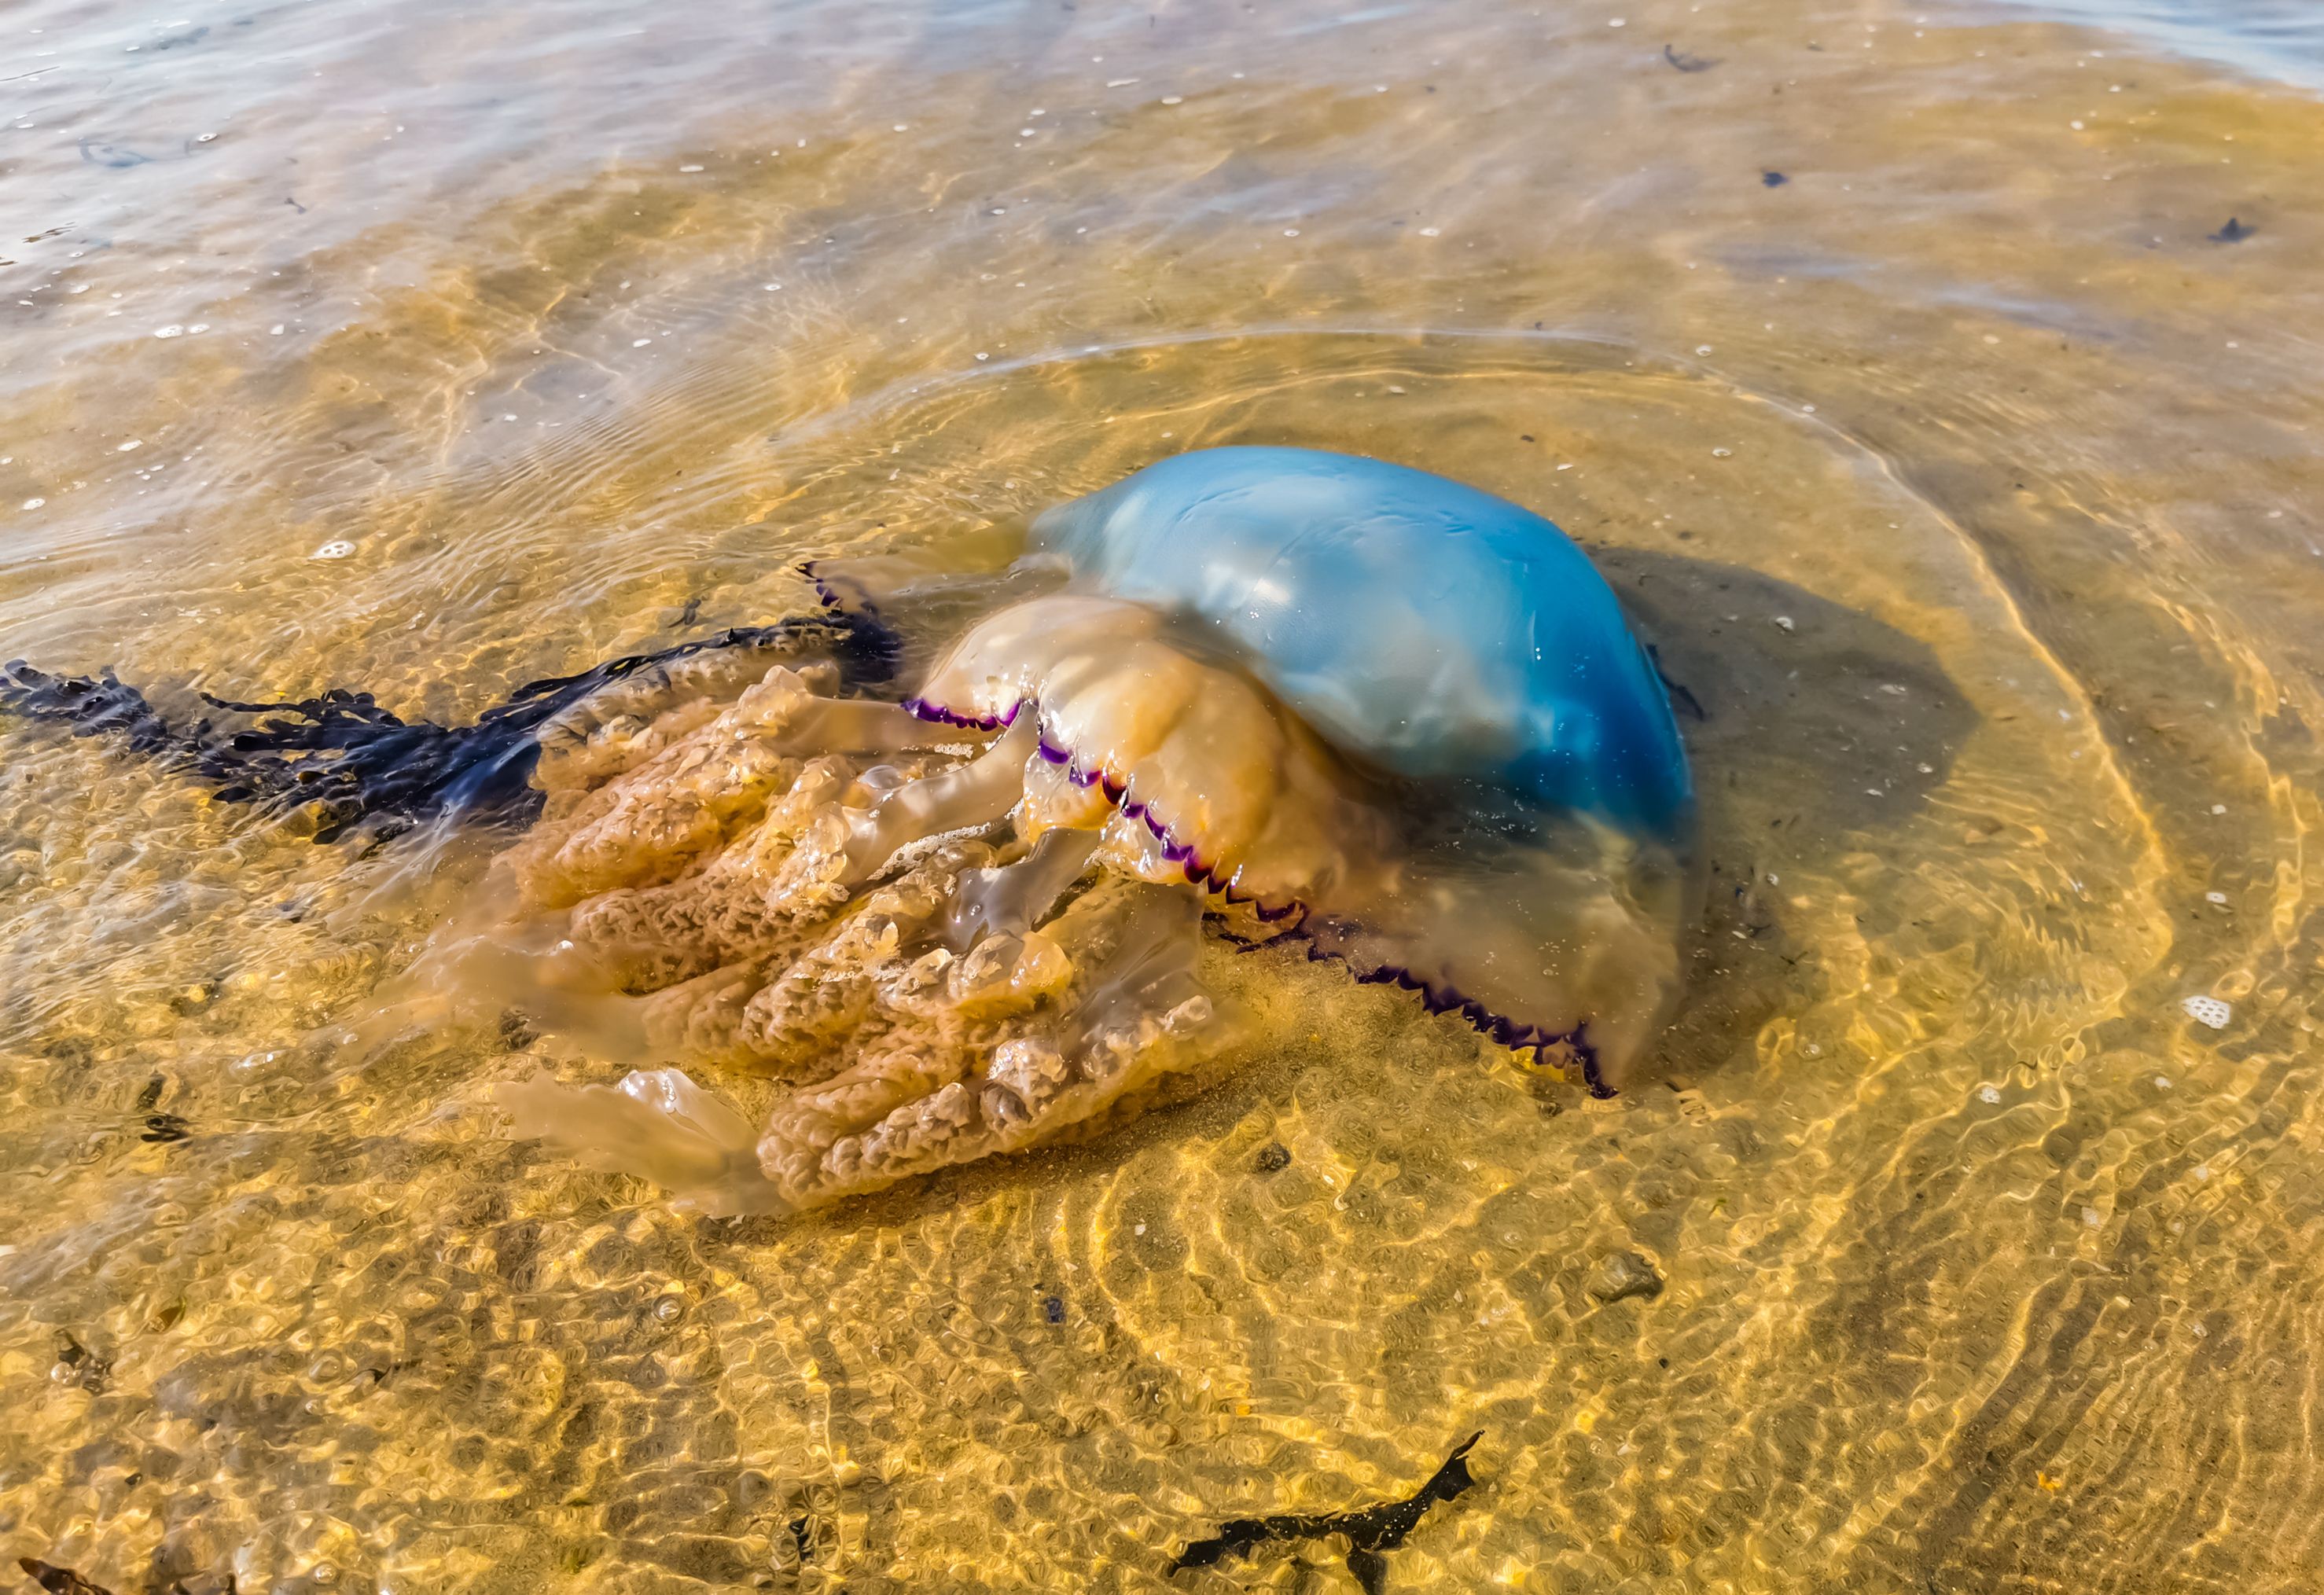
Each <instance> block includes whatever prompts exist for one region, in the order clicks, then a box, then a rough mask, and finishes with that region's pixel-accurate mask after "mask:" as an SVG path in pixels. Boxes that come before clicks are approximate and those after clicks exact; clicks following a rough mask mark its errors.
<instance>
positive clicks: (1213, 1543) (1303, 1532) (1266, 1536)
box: [1170, 1429, 1485, 1595]
mask: <svg viewBox="0 0 2324 1595" xmlns="http://www.w3.org/2000/svg"><path fill="white" fill-rule="evenodd" d="M1484 1437H1485V1434H1484V1431H1483V1430H1481V1429H1480V1430H1479V1431H1478V1432H1477V1433H1476V1434H1471V1435H1470V1436H1469V1438H1468V1439H1466V1440H1463V1441H1462V1443H1460V1444H1459V1445H1457V1446H1455V1447H1454V1448H1453V1451H1452V1455H1451V1456H1448V1457H1446V1458H1445V1459H1444V1462H1443V1466H1442V1467H1440V1468H1438V1469H1437V1470H1436V1471H1435V1472H1434V1473H1433V1474H1431V1475H1430V1476H1429V1480H1428V1482H1427V1483H1425V1484H1424V1485H1422V1486H1421V1487H1420V1488H1419V1489H1416V1490H1415V1491H1413V1492H1412V1494H1410V1495H1409V1496H1406V1498H1404V1499H1402V1500H1400V1501H1383V1502H1381V1503H1380V1504H1379V1505H1378V1506H1375V1507H1361V1508H1360V1509H1358V1510H1356V1511H1353V1512H1333V1513H1330V1514H1327V1515H1324V1516H1322V1517H1299V1516H1287V1515H1286V1516H1282V1517H1237V1518H1234V1519H1232V1520H1231V1521H1229V1522H1226V1523H1222V1524H1220V1525H1219V1532H1218V1533H1217V1534H1216V1535H1213V1536H1212V1537H1211V1538H1209V1539H1206V1540H1196V1541H1194V1543H1193V1544H1190V1545H1188V1546H1187V1547H1186V1548H1185V1550H1183V1551H1181V1552H1179V1553H1178V1554H1177V1556H1176V1558H1175V1559H1174V1560H1173V1561H1172V1562H1171V1563H1170V1571H1171V1572H1174V1573H1176V1572H1185V1571H1186V1569H1188V1568H1190V1567H1209V1566H1212V1565H1213V1564H1214V1563H1219V1562H1222V1561H1224V1560H1225V1559H1226V1558H1227V1557H1230V1556H1247V1555H1249V1554H1250V1552H1251V1550H1252V1548H1253V1547H1254V1546H1257V1545H1259V1544H1264V1543H1265V1542H1267V1541H1269V1540H1285V1541H1296V1540H1320V1539H1327V1538H1329V1537H1330V1536H1332V1535H1347V1536H1348V1571H1349V1572H1351V1573H1353V1574H1355V1575H1356V1582H1357V1583H1358V1584H1360V1585H1361V1586H1362V1587H1363V1590H1364V1595H1382V1591H1383V1590H1386V1589H1387V1588H1388V1559H1387V1557H1386V1556H1385V1555H1383V1554H1382V1553H1384V1552H1388V1551H1393V1550H1395V1549H1396V1548H1397V1546H1399V1545H1401V1544H1404V1541H1405V1536H1406V1535H1409V1534H1410V1533H1411V1532H1412V1531H1413V1529H1414V1528H1416V1526H1418V1525H1419V1523H1420V1518H1421V1515H1422V1514H1423V1513H1425V1512H1426V1511H1427V1510H1428V1508H1429V1507H1432V1506H1434V1504H1435V1503H1437V1502H1438V1501H1449V1500H1451V1499H1452V1498H1454V1497H1455V1496H1458V1495H1459V1494H1461V1492H1462V1491H1463V1490H1465V1489H1468V1488H1469V1487H1470V1486H1471V1485H1472V1484H1474V1483H1476V1482H1477V1480H1475V1478H1474V1477H1472V1476H1471V1473H1470V1471H1469V1452H1470V1450H1471V1448H1472V1447H1474V1446H1475V1445H1476V1443H1477V1442H1479V1441H1480V1440H1482V1439H1483V1438H1484Z"/></svg>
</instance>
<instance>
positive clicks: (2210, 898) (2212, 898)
mask: <svg viewBox="0 0 2324 1595" xmlns="http://www.w3.org/2000/svg"><path fill="white" fill-rule="evenodd" d="M2203 900H2204V901H2205V902H2207V903H2224V902H2226V901H2227V893H2226V892H2224V891H2207V892H2205V893H2204V894H2203Z"/></svg>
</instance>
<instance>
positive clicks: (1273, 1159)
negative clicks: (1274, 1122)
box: [1253, 1141, 1291, 1174]
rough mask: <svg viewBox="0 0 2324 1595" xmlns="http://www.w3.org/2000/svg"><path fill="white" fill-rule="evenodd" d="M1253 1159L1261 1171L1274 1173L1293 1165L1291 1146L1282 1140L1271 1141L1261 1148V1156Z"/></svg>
mask: <svg viewBox="0 0 2324 1595" xmlns="http://www.w3.org/2000/svg"><path fill="white" fill-rule="evenodd" d="M1253 1161H1254V1166H1256V1167H1257V1168H1258V1169H1259V1173H1261V1174H1273V1173H1275V1172H1276V1170H1277V1169H1281V1168H1288V1167H1290V1166H1291V1148H1288V1147H1286V1146H1285V1145H1284V1144H1283V1143H1282V1142H1281V1141H1269V1142H1268V1143H1267V1145H1265V1146H1263V1147H1261V1148H1259V1157H1257V1158H1256V1159H1254V1160H1253Z"/></svg>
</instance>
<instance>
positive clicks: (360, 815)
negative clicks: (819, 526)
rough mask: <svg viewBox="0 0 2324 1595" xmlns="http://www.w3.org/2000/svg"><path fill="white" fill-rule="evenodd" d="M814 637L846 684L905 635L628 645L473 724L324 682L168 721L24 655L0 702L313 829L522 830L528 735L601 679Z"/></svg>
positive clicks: (327, 838)
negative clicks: (225, 719) (440, 823)
mask: <svg viewBox="0 0 2324 1595" xmlns="http://www.w3.org/2000/svg"><path fill="white" fill-rule="evenodd" d="M761 647H782V648H798V649H806V648H821V649H824V650H826V651H827V652H829V653H830V655H831V656H832V658H833V659H835V661H836V662H837V663H838V665H839V668H840V674H841V678H842V679H843V680H844V682H846V684H847V685H848V686H850V687H865V686H871V685H876V684H878V683H881V682H884V681H887V680H888V679H890V678H891V677H892V676H893V675H894V673H895V668H896V660H897V657H898V653H899V643H898V640H897V638H896V635H895V633H894V632H891V631H890V630H889V629H888V628H887V627H886V626H884V625H882V624H881V622H879V621H877V620H875V619H872V618H871V617H869V616H863V615H853V614H821V615H812V616H807V617H803V618H798V619H792V620H783V621H778V622H775V623H774V624H772V625H769V626H737V627H734V628H733V629H731V630H728V631H726V632H721V633H719V634H718V635H716V636H714V637H705V638H699V639H696V641H691V642H681V643H679V644H678V645H677V646H676V647H673V648H665V649H659V650H655V651H653V652H651V653H636V654H626V655H624V656H622V658H620V659H608V660H606V661H605V662H604V663H603V664H600V665H595V666H593V667H592V668H589V669H586V670H584V671H582V672H581V673H580V674H578V675H575V676H553V677H549V678H544V679H542V680H539V681H530V682H527V683H526V684H525V685H523V686H522V687H518V688H517V689H516V690H515V691H514V692H512V694H510V695H509V698H508V701H507V702H505V703H503V704H501V705H497V706H496V707H493V708H491V709H487V710H486V711H485V712H484V714H482V715H478V716H477V717H476V720H475V724H471V725H438V724H434V723H433V722H431V721H426V720H420V721H411V722H406V721H404V720H401V719H400V718H398V717H397V716H396V715H392V714H391V713H390V712H388V711H387V710H385V709H383V708H381V707H380V706H379V704H378V702H377V700H376V699H375V698H374V696H372V695H371V694H370V693H367V692H350V691H348V690H346V689H345V688H343V687H332V688H330V689H329V690H327V691H326V692H324V693H322V694H320V695H319V696H315V697H310V698H300V699H298V700H296V701H293V702H283V703H271V702H257V703H244V702H238V701H236V700H235V699H232V698H221V697H213V696H210V695H209V694H208V693H204V694H202V695H201V697H202V701H203V703H205V704H207V705H208V706H209V707H211V708H213V709H216V710H218V711H220V712H221V713H223V714H228V715H240V716H247V717H255V718H257V721H258V723H257V724H255V725H254V726H250V727H246V728H244V729H240V730H221V729H219V728H218V727H217V726H216V725H214V724H212V723H211V721H210V720H208V718H202V719H198V720H196V721H194V722H192V723H191V724H185V723H181V722H173V721H172V720H171V719H170V718H169V717H168V716H167V715H164V714H162V713H161V710H159V709H157V708H155V707H154V706H153V705H152V704H151V703H150V702H148V701H147V699H146V697H145V695H144V694H143V692H141V691H139V690H138V689H137V688H136V687H131V686H129V685H127V684H126V683H124V682H123V681H122V680H120V679H119V678H117V677H115V675H114V673H113V672H112V670H110V669H106V670H102V671H100V672H99V673H98V674H97V675H96V676H52V675H50V674H49V673H48V672H46V671H44V670H37V669H34V668H32V666H30V665H27V664H26V663H24V661H23V660H22V659H16V660H12V661H11V662H10V663H8V664H7V665H5V666H0V710H7V711H11V712H13V713H14V714H17V715H23V716H24V717H25V718H27V719H31V720H39V721H45V722H49V723H52V724H62V725H69V726H70V727H71V728H72V732H73V734H74V735H75V736H119V737H121V738H122V739H123V740H124V742H125V743H126V745H127V746H128V748H129V749H130V751H132V752H134V753H137V754H139V755H141V756H143V757H146V758H150V759H152V760H155V761H158V762H159V763H161V765H162V766H163V767H164V768H167V769H171V770H182V771H185V772H187V773H189V774H191V775H193V776H195V777H197V778H198V779H202V780H205V781H208V782H209V783H210V784H211V785H212V786H213V787H215V788H216V795H217V798H220V799H221V800H223V801H226V802H230V803H254V804H259V805H262V806H264V807H272V808H278V809H287V808H292V807H300V808H309V809H311V810H312V812H313V813H314V814H315V816H316V818H317V821H318V825H317V829H316V833H315V835H316V840H318V841H319V842H331V841H336V840H337V839H338V838H340V837H342V836H345V835H346V834H349V833H351V832H355V831H358V830H360V831H361V832H363V833H364V834H368V835H373V836H385V835H392V834H395V833H396V832H399V831H403V830H408V829H410V827H411V826H413V825H419V824H421V823H423V822H425V821H428V820H431V819H435V818H438V817H439V816H457V817H459V818H461V819H464V820H467V821H471V822H474V823H478V824H483V825H503V826H506V827H508V828H510V829H516V830H521V829H522V828H524V827H525V826H527V825H530V824H531V823H532V822H533V820H534V819H535V818H537V817H538V816H539V813H540V806H541V801H542V794H541V793H540V792H539V790H538V789H537V788H534V787H533V786H532V784H531V778H532V771H533V767H534V765H535V764H537V763H538V762H539V758H540V743H539V739H538V737H537V736H536V734H535V733H537V732H538V731H539V729H540V727H541V726H542V725H543V724H545V723H546V722H548V721H549V719H551V718H552V717H554V716H555V715H558V714H559V713H561V712H562V711H563V710H565V709H567V708H568V707H570V706H571V705H574V704H576V703H577V702H579V701H580V700H581V699H583V698H585V697H587V696H589V695H590V694H591V693H593V692H595V691H596V690H597V689H598V688H599V687H604V686H605V685H606V684H607V683H609V682H613V681H619V680H621V679H622V678H625V677H629V676H633V675H635V674H637V673H638V672H639V671H641V670H645V669H650V668H654V667H656V666H660V665H667V664H669V663H670V662H672V661H673V660H677V659H685V658H687V657H688V656H690V655H693V654H697V653H703V652H706V651H708V650H713V649H726V648H761Z"/></svg>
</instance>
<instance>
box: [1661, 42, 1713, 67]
mask: <svg viewBox="0 0 2324 1595" xmlns="http://www.w3.org/2000/svg"><path fill="white" fill-rule="evenodd" d="M1663 60H1666V61H1668V62H1670V64H1671V65H1672V66H1674V67H1676V68H1677V69H1679V70H1680V71H1682V72H1708V71H1709V70H1711V68H1713V67H1715V66H1717V65H1718V64H1719V61H1718V59H1717V58H1716V57H1712V56H1701V55H1689V54H1687V52H1686V51H1683V50H1680V49H1678V48H1677V47H1675V46H1674V45H1669V44H1665V45H1664V46H1663Z"/></svg>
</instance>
